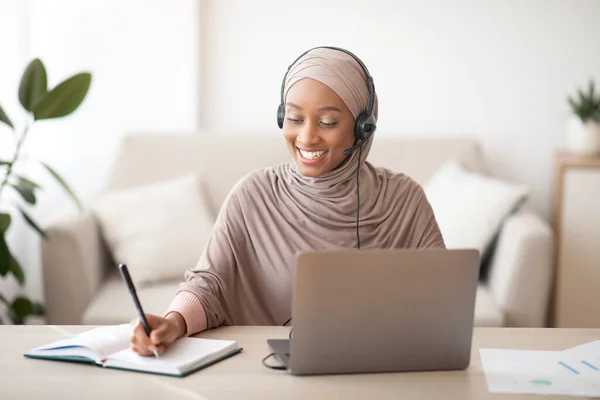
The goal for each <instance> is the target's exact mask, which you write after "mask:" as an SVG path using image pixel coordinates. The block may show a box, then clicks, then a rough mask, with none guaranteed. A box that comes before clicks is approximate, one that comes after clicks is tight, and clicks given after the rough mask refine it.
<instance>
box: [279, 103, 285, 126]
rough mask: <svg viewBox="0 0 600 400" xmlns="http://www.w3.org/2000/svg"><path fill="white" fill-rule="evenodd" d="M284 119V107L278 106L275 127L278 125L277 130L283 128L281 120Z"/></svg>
mask: <svg viewBox="0 0 600 400" xmlns="http://www.w3.org/2000/svg"><path fill="white" fill-rule="evenodd" d="M284 119H285V107H284V106H283V104H280V105H279V107H277V125H279V129H281V128H283V120H284Z"/></svg>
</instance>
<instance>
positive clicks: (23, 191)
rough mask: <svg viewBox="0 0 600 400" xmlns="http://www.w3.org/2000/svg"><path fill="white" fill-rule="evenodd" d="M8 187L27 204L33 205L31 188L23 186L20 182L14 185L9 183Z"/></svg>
mask: <svg viewBox="0 0 600 400" xmlns="http://www.w3.org/2000/svg"><path fill="white" fill-rule="evenodd" d="M10 186H12V187H14V188H15V189H16V190H17V192H19V194H20V195H21V197H23V200H25V201H26V202H28V203H29V204H35V201H36V199H35V193H33V190H34V189H33V188H32V187H30V186H28V185H23V184H22V183H21V182H20V181H19V182H17V183H16V184H15V183H11V184H10Z"/></svg>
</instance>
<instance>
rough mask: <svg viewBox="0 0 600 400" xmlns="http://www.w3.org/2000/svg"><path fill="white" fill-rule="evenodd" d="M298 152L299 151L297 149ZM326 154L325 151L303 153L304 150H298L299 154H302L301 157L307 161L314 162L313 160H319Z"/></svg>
mask: <svg viewBox="0 0 600 400" xmlns="http://www.w3.org/2000/svg"><path fill="white" fill-rule="evenodd" d="M298 150H300V149H298ZM325 153H327V151H324V150H323V151H304V150H300V154H302V157H304V158H306V159H307V160H314V159H315V158H319V157H321V156H322V155H323V154H325Z"/></svg>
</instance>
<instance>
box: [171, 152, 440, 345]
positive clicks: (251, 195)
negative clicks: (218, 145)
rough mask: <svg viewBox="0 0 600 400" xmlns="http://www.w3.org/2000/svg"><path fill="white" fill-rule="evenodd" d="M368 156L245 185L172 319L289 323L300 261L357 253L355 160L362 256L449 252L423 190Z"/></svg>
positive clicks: (233, 195) (284, 169) (192, 329)
mask: <svg viewBox="0 0 600 400" xmlns="http://www.w3.org/2000/svg"><path fill="white" fill-rule="evenodd" d="M370 144H371V143H370V141H369V143H368V145H367V146H366V153H367V154H368V150H369V148H370ZM365 158H366V155H364V156H363V159H362V160H360V161H359V160H358V155H357V153H354V154H353V155H352V156H351V157H350V159H349V160H348V162H347V163H346V164H345V165H342V166H341V167H339V168H338V169H336V170H334V171H332V172H330V173H329V174H327V176H323V177H319V178H307V177H304V176H302V175H301V174H300V173H299V172H298V171H297V169H296V168H295V166H294V164H292V163H290V164H283V165H279V166H276V167H270V168H265V169H261V170H258V171H255V172H253V173H251V174H250V175H248V176H246V177H245V178H244V179H242V180H241V181H240V182H238V184H237V185H236V186H235V187H234V188H233V189H232V191H231V192H230V194H229V196H228V197H227V199H226V200H225V202H224V204H223V206H222V208H221V210H220V212H219V215H218V217H217V220H216V222H215V225H214V228H213V232H212V234H211V236H210V238H209V240H208V243H207V246H206V248H205V249H204V251H203V252H202V255H201V257H200V260H199V262H198V264H197V265H196V267H195V268H191V269H189V270H187V271H186V273H185V282H183V283H182V284H181V285H180V287H179V289H178V292H177V294H176V296H175V299H174V300H173V302H172V304H171V306H170V307H169V309H168V310H167V314H168V313H170V312H179V313H180V314H181V315H182V316H183V317H184V319H185V322H186V325H187V334H188V335H189V334H194V333H197V332H199V331H202V330H204V329H210V328H214V327H218V326H220V325H282V324H283V323H284V322H285V321H286V320H287V319H288V318H290V312H291V296H292V276H293V273H292V272H293V268H294V266H295V265H294V264H295V254H296V253H297V252H298V251H312V250H340V249H350V248H356V246H357V238H356V225H355V224H356V220H355V218H356V173H355V171H356V166H357V164H358V163H360V168H361V171H360V201H361V204H360V223H359V227H360V242H361V249H402V248H426V247H445V246H444V241H443V239H442V235H441V233H440V230H439V227H438V225H437V222H436V220H435V216H434V214H433V211H432V209H431V207H430V205H429V202H428V201H427V199H426V197H425V194H424V192H423V190H422V188H421V187H420V186H419V185H418V184H417V183H416V182H414V181H413V180H412V179H411V178H409V177H408V176H406V175H404V174H400V173H393V172H391V171H389V170H387V169H384V168H376V167H374V166H372V165H371V164H370V163H368V162H366V161H365Z"/></svg>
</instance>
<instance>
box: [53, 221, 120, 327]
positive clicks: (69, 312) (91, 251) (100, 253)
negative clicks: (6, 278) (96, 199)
mask: <svg viewBox="0 0 600 400" xmlns="http://www.w3.org/2000/svg"><path fill="white" fill-rule="evenodd" d="M45 229H46V232H47V233H48V236H49V238H48V240H43V241H42V245H41V257H42V275H43V282H44V292H45V307H46V318H47V322H48V323H49V324H80V323H81V317H82V315H83V313H84V311H85V309H86V307H87V306H88V304H89V302H90V301H91V299H92V298H93V296H94V294H95V293H96V292H97V290H98V287H99V286H100V283H101V282H102V280H103V278H104V276H105V272H106V271H107V267H108V265H109V263H110V257H109V254H108V251H107V250H106V246H105V245H104V243H103V241H102V237H101V234H100V229H99V228H98V226H97V224H96V220H95V218H94V216H93V214H92V213H91V212H90V211H83V212H81V213H79V214H75V215H69V216H66V217H61V218H60V219H58V220H56V221H55V222H52V223H51V224H49V225H48V226H46V227H45Z"/></svg>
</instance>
